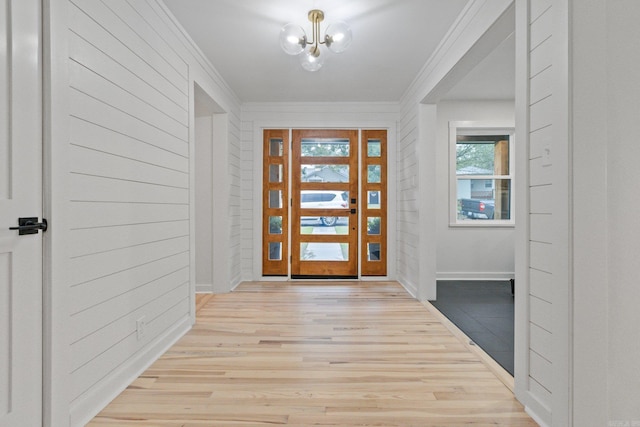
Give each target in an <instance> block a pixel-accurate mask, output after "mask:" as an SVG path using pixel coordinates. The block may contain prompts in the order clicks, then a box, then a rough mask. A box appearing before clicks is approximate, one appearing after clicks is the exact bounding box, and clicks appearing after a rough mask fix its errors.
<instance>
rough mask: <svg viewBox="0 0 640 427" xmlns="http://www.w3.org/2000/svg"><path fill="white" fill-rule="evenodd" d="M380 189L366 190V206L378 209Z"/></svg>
mask: <svg viewBox="0 0 640 427" xmlns="http://www.w3.org/2000/svg"><path fill="white" fill-rule="evenodd" d="M381 202H382V201H381V200H380V191H367V207H368V208H369V209H380V203H381Z"/></svg>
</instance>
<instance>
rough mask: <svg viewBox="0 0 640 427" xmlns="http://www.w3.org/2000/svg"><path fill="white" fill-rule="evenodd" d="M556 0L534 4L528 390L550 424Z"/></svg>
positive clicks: (531, 10)
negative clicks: (550, 153) (550, 155)
mask: <svg viewBox="0 0 640 427" xmlns="http://www.w3.org/2000/svg"><path fill="white" fill-rule="evenodd" d="M552 32H553V8H552V5H551V0H531V1H530V6H529V43H528V44H529V45H528V49H529V102H528V103H529V108H528V110H529V112H528V116H529V191H530V197H529V230H530V231H529V233H530V235H529V298H528V300H529V393H530V394H531V396H532V397H533V398H534V399H536V400H537V401H538V402H539V403H540V404H541V408H542V410H543V412H542V413H538V416H540V417H542V418H543V421H545V422H550V420H551V408H552V392H553V385H552V382H553V370H552V363H553V332H554V324H553V318H554V316H553V302H554V301H553V300H554V297H553V295H554V292H553V288H552V283H553V277H552V276H553V273H554V271H553V270H554V268H553V262H552V254H553V247H552V246H553V241H554V236H553V232H552V230H553V229H554V228H553V219H554V218H553V211H554V207H553V203H552V201H553V200H554V199H553V191H554V189H553V179H552V171H553V166H552V165H551V164H549V163H550V162H549V161H548V160H547V161H545V158H544V156H543V151H544V150H545V149H552V148H553V147H552V132H553V122H554V115H553V108H554V106H553V102H554V98H553V96H552V87H553V86H552V78H553V72H554V67H553V60H554V48H553V46H554V45H553V42H554V39H553V37H552Z"/></svg>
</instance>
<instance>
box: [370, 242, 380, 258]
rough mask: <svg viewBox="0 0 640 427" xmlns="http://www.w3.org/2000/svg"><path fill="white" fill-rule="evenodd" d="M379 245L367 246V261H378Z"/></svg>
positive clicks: (371, 244)
mask: <svg viewBox="0 0 640 427" xmlns="http://www.w3.org/2000/svg"><path fill="white" fill-rule="evenodd" d="M380 246H381V245H380V243H368V244H367V260H368V261H380Z"/></svg>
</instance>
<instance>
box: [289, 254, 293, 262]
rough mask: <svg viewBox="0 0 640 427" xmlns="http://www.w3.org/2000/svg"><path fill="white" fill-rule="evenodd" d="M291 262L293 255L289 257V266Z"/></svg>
mask: <svg viewBox="0 0 640 427" xmlns="http://www.w3.org/2000/svg"><path fill="white" fill-rule="evenodd" d="M292 262H293V255H289V264H291V263H292Z"/></svg>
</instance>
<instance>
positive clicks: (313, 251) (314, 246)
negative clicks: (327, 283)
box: [300, 242, 349, 261]
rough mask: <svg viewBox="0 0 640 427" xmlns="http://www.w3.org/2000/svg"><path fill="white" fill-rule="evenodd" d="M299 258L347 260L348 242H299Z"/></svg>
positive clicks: (306, 259) (307, 259)
mask: <svg viewBox="0 0 640 427" xmlns="http://www.w3.org/2000/svg"><path fill="white" fill-rule="evenodd" d="M300 260H302V261H348V260H349V244H348V243H319V242H302V243H300Z"/></svg>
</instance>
